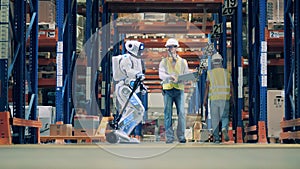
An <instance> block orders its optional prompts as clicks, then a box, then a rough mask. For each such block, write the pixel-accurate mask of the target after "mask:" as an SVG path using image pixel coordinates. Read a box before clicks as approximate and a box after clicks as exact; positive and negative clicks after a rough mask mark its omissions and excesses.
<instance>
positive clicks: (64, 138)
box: [40, 136, 106, 144]
mask: <svg viewBox="0 0 300 169" xmlns="http://www.w3.org/2000/svg"><path fill="white" fill-rule="evenodd" d="M40 139H41V143H47V142H51V141H54V142H55V143H58V144H64V143H65V142H66V141H68V140H75V141H76V142H77V143H93V142H105V141H106V139H105V136H41V137H40Z"/></svg>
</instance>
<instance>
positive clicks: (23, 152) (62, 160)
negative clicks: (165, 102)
mask: <svg viewBox="0 0 300 169" xmlns="http://www.w3.org/2000/svg"><path fill="white" fill-rule="evenodd" d="M299 152H300V145H282V144H265V145H262V144H234V145H214V144H200V143H188V144H177V145H176V144H174V145H166V144H164V143H142V144H137V145H129V144H125V145H124V144H123V145H120V144H118V145H110V144H101V145H96V144H93V145H71V144H70V145H13V146H0V164H1V167H0V168H3V169H12V168H16V169H21V168H22V169H41V168H44V169H52V168H56V169H59V168H64V169H68V168H70V169H77V168H80V169H90V168H95V169H101V168H104V169H109V168H111V169H117V168H125V169H144V168H145V169H148V168H149V169H160V168H161V169H168V168H172V169H183V168H186V169H194V168H198V169H199V168H204V169H210V168H216V169H223V168H230V169H235V168H237V169H242V168H243V169H245V168H249V169H252V168H260V169H261V168H267V169H269V168H272V169H277V168H278V169H282V168H284V169H296V168H298V167H299V165H300V162H299V157H300V153H299ZM124 154H127V156H124ZM132 154H144V155H145V156H140V157H134V158H133V156H132ZM146 155H148V157H146Z"/></svg>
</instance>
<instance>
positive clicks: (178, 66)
mask: <svg viewBox="0 0 300 169" xmlns="http://www.w3.org/2000/svg"><path fill="white" fill-rule="evenodd" d="M172 62H173V61H172V59H171V58H170V57H167V58H164V64H165V66H166V71H167V73H168V74H169V75H175V76H178V75H181V74H182V73H183V72H182V71H183V63H184V60H183V59H182V58H181V57H179V56H177V60H176V63H175V65H174V66H173V65H172ZM173 88H176V89H179V90H184V84H183V83H172V82H170V83H164V84H163V89H164V90H170V89H173Z"/></svg>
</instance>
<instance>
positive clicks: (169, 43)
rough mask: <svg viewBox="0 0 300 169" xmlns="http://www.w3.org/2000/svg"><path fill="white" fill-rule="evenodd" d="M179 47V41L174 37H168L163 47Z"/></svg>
mask: <svg viewBox="0 0 300 169" xmlns="http://www.w3.org/2000/svg"><path fill="white" fill-rule="evenodd" d="M171 46H172V47H179V43H178V41H177V40H176V39H174V38H170V39H168V40H167V42H166V44H165V47H167V48H168V47H171Z"/></svg>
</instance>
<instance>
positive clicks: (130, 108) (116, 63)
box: [106, 40, 145, 143]
mask: <svg viewBox="0 0 300 169" xmlns="http://www.w3.org/2000/svg"><path fill="white" fill-rule="evenodd" d="M125 48H126V50H127V53H126V54H123V55H118V56H114V57H112V68H113V69H112V71H113V78H114V80H115V81H116V83H117V84H116V87H115V94H116V96H117V101H118V103H119V105H120V107H119V113H118V116H116V117H115V118H114V121H113V122H112V124H110V125H111V126H113V128H114V131H113V132H111V133H109V134H107V135H106V140H107V141H108V142H110V143H119V142H120V143H122V142H125V143H139V140H138V139H136V138H130V137H129V135H130V133H131V131H132V130H133V129H134V128H135V126H137V125H138V124H139V123H140V122H141V121H142V119H143V115H144V111H145V109H144V106H143V104H142V102H141V100H140V99H139V97H138V96H137V95H136V92H140V91H141V90H144V88H143V87H141V86H142V83H141V82H142V81H143V80H144V79H145V75H144V74H143V73H142V63H141V54H142V51H143V50H144V44H143V43H141V42H138V41H132V40H131V41H127V42H126V43H125Z"/></svg>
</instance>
